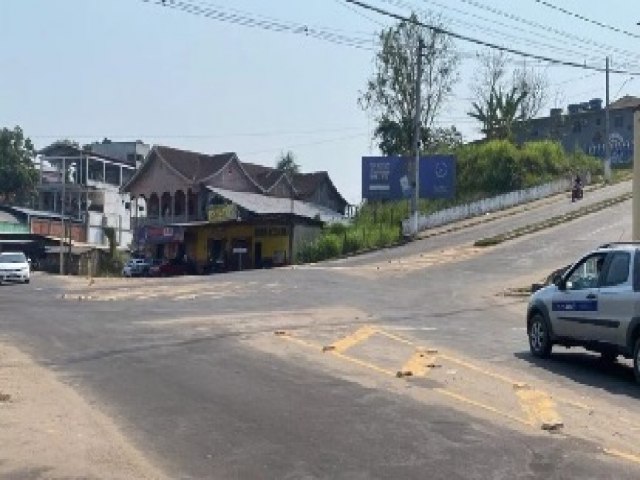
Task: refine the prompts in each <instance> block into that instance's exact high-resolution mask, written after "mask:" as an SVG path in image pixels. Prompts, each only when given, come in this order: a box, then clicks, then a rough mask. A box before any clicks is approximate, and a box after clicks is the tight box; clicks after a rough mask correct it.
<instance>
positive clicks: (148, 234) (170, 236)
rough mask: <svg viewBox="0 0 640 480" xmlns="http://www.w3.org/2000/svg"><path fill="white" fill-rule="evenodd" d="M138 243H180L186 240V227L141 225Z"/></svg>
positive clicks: (138, 232) (137, 233)
mask: <svg viewBox="0 0 640 480" xmlns="http://www.w3.org/2000/svg"><path fill="white" fill-rule="evenodd" d="M136 235H137V237H138V238H137V240H138V243H139V244H141V245H145V244H160V243H180V242H183V241H184V228H182V227H149V226H147V227H141V228H139V229H138V231H137V232H136Z"/></svg>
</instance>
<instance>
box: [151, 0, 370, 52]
mask: <svg viewBox="0 0 640 480" xmlns="http://www.w3.org/2000/svg"><path fill="white" fill-rule="evenodd" d="M142 1H143V2H144V3H151V4H154V5H157V6H161V7H164V8H170V9H173V10H178V11H182V12H185V13H189V14H192V15H195V16H200V17H204V18H208V19H210V20H217V21H221V22H225V23H232V24H236V25H240V26H244V27H252V28H260V29H263V30H270V31H274V32H281V33H292V34H297V35H303V36H306V37H311V38H315V39H318V40H323V41H327V42H330V43H334V44H338V45H344V46H349V47H353V48H358V49H361V50H373V43H374V41H375V40H374V38H373V37H371V38H359V37H353V36H348V35H345V34H342V33H336V32H335V31H334V32H332V31H329V30H328V29H326V28H320V27H315V26H310V25H306V24H303V23H294V22H288V21H283V20H277V19H268V18H259V17H256V16H255V15H251V14H248V13H244V12H240V11H237V10H234V11H231V10H223V9H221V8H219V7H215V6H205V5H208V4H205V3H203V2H195V1H182V0H142Z"/></svg>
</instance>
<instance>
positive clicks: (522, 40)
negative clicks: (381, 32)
mask: <svg viewBox="0 0 640 480" xmlns="http://www.w3.org/2000/svg"><path fill="white" fill-rule="evenodd" d="M382 1H383V2H385V3H390V4H392V5H395V6H397V7H400V8H408V9H413V5H412V4H410V3H408V2H405V1H402V0H382ZM423 1H424V3H428V4H432V5H436V6H439V7H441V8H443V9H445V10H451V11H458V12H461V13H463V14H465V15H470V16H472V17H474V18H478V19H481V20H483V21H490V20H488V19H486V18H484V17H481V16H478V15H474V14H472V13H469V12H464V11H462V10H457V9H455V8H451V7H448V6H444V5H442V4H438V2H431V1H429V2H428V1H427V0H423ZM420 11H422V12H428V11H427V10H424V9H421V10H420ZM437 13H438V14H440V15H441V12H437ZM441 18H443V19H445V20H447V21H449V22H452V23H456V24H459V25H461V26H464V27H467V28H471V29H473V30H477V31H482V32H483V33H485V34H488V35H489V37H493V38H496V37H497V38H500V39H502V38H507V39H510V40H509V41H511V42H515V43H519V44H526V45H532V46H533V45H538V46H540V47H543V48H547V49H549V50H552V51H556V52H564V53H568V54H570V55H573V56H578V57H583V56H584V57H585V58H584V59H585V60H588V61H589V60H590V61H593V60H596V57H593V56H591V57H588V56H587V55H586V54H585V52H584V51H580V52H578V51H576V50H571V49H568V48H564V47H559V46H557V45H552V44H549V43H544V42H541V41H539V40H533V39H529V38H526V37H522V36H518V35H513V34H511V33H506V32H503V31H500V30H496V29H494V28H491V27H487V26H484V25H483V26H481V25H478V24H476V23H471V22H466V21H464V20H460V19H458V18H453V17H446V16H444V15H441ZM492 23H495V24H501V23H500V22H492ZM501 25H505V26H507V25H506V24H504V23H502V24H501ZM507 27H508V28H511V26H507ZM492 33H493V35H492ZM535 35H536V36H537V37H541V38H545V36H544V35H542V36H541V35H538V34H535ZM546 38H549V37H546ZM598 58H599V57H598Z"/></svg>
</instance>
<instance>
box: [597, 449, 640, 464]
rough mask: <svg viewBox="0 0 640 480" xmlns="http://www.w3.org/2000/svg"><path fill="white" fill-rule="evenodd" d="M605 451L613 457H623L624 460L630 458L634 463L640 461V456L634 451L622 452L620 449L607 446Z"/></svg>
mask: <svg viewBox="0 0 640 480" xmlns="http://www.w3.org/2000/svg"><path fill="white" fill-rule="evenodd" d="M604 453H606V454H607V455H611V456H613V457H618V458H622V459H624V460H628V461H630V462H634V463H640V456H638V455H635V454H633V453H627V452H621V451H620V450H615V449H613V448H605V449H604Z"/></svg>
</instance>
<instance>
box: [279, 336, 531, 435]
mask: <svg viewBox="0 0 640 480" xmlns="http://www.w3.org/2000/svg"><path fill="white" fill-rule="evenodd" d="M278 338H283V339H286V340H288V341H290V342H294V343H297V344H299V345H303V346H305V347H308V348H312V349H314V350H317V351H320V352H322V351H323V347H321V346H320V345H317V344H314V343H311V342H307V341H306V340H302V339H299V338H296V337H293V336H291V335H290V334H284V335H278ZM327 353H329V354H331V355H333V356H335V357H338V358H340V359H342V360H346V361H348V362H351V363H354V364H356V365H359V366H361V367H364V368H367V369H369V370H374V371H376V372H378V373H382V374H383V375H388V376H393V377H395V376H396V372H393V371H391V370H388V369H385V368H382V367H379V366H377V365H374V364H372V363H369V362H365V361H363V360H360V359H357V358H354V357H351V356H349V355H345V354H343V353H340V352H338V351H336V350H330V351H328V352H327ZM420 353H421V352H420V351H418V352H417V353H416V355H418V354H420ZM414 357H415V355H414ZM414 357H412V359H413V358H414ZM410 361H411V359H410ZM425 365H426V362H425ZM414 375H415V374H414ZM428 391H430V392H436V393H438V394H440V395H444V396H447V397H450V398H453V399H455V400H457V401H459V402H462V403H465V404H467V405H471V406H474V407H476V408H480V409H482V410H486V411H489V412H492V413H494V414H496V415H498V416H501V417H503V418H507V419H509V420H512V421H514V422H516V423H520V424H523V425H526V426H528V427H531V426H533V424H532V423H531V422H530V421H529V420H524V419H522V418H519V417H516V416H514V415H511V414H509V413H506V412H503V411H501V410H498V409H497V408H494V407H492V406H490V405H485V404H484V403H480V402H477V401H475V400H471V399H470V398H467V397H465V396H463V395H459V394H457V393H454V392H450V391H448V390H445V389H442V388H434V389H430V390H428Z"/></svg>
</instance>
